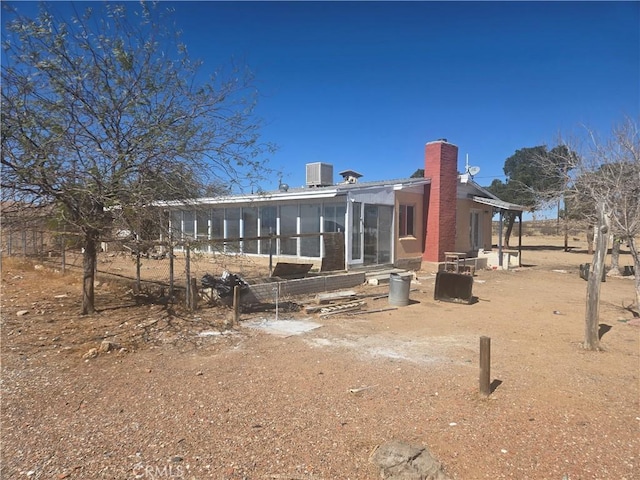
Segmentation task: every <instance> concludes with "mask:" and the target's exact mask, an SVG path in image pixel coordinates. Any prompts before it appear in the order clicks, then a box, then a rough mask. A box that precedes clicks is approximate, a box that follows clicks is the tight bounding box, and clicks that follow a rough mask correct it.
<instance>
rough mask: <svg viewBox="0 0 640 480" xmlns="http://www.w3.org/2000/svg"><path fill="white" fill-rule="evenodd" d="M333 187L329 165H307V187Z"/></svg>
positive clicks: (316, 163) (331, 166) (320, 163)
mask: <svg viewBox="0 0 640 480" xmlns="http://www.w3.org/2000/svg"><path fill="white" fill-rule="evenodd" d="M330 185H333V165H331V164H330V163H322V162H315V163H307V187H328V186H330Z"/></svg>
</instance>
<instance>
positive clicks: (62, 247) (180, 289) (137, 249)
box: [2, 230, 344, 308]
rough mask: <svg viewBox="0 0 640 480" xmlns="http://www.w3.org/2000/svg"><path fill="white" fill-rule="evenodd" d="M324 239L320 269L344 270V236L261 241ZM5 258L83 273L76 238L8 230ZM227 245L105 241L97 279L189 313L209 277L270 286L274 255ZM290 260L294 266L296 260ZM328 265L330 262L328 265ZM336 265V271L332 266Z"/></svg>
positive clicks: (238, 241) (235, 243)
mask: <svg viewBox="0 0 640 480" xmlns="http://www.w3.org/2000/svg"><path fill="white" fill-rule="evenodd" d="M318 235H320V236H321V237H322V238H323V240H324V245H325V250H326V253H327V255H326V259H325V260H327V259H330V260H332V262H325V260H323V262H322V265H320V266H318V269H322V268H323V266H327V268H330V269H334V268H340V264H342V265H344V260H343V259H344V254H343V252H344V234H342V233H339V232H338V233H324V234H322V235H321V234H298V235H293V236H291V237H279V236H275V235H272V236H269V237H257V238H259V239H262V240H277V239H280V238H283V239H284V238H287V239H288V238H293V237H309V236H318ZM2 237H3V238H2V240H3V241H2V254H3V255H6V256H22V257H30V258H33V259H35V260H37V261H39V262H41V263H45V264H47V265H48V266H49V267H51V268H54V269H56V270H59V271H61V272H62V273H67V272H74V271H75V272H82V271H83V268H84V252H83V250H82V248H80V247H79V246H78V236H77V235H71V234H68V233H64V232H51V231H45V230H22V231H4V232H3V236H2ZM257 238H245V239H226V240H224V241H223V240H219V239H218V240H201V241H195V240H185V241H179V242H169V241H166V242H163V241H151V242H150V241H140V242H138V241H115V240H114V241H108V242H101V243H100V245H99V250H98V253H97V257H96V264H95V272H96V275H97V277H98V278H100V277H107V278H115V279H120V280H122V281H125V282H127V283H128V284H129V285H131V288H132V289H133V291H134V293H136V294H141V293H147V294H149V293H152V294H153V296H154V297H162V298H163V299H167V300H168V301H170V302H174V303H175V302H182V301H184V302H185V303H186V305H187V306H188V307H190V308H195V307H196V304H197V299H196V293H197V291H198V286H197V283H198V280H199V279H202V278H203V277H204V276H205V275H206V274H208V275H211V276H213V277H220V276H222V275H223V274H224V272H225V271H227V272H230V273H233V274H234V275H237V276H239V277H241V278H242V279H243V280H245V281H247V282H248V283H256V282H262V281H268V280H266V279H268V277H270V276H271V273H272V268H273V264H272V263H273V258H271V256H268V255H267V256H264V255H262V256H257V255H256V256H254V255H247V254H243V253H241V252H238V251H237V246H238V245H240V244H241V242H242V241H255V240H256V239H257ZM289 260H291V261H295V257H290V258H289ZM328 263H331V264H330V265H329V264H328ZM334 265H337V266H338V267H334Z"/></svg>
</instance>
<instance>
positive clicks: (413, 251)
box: [393, 192, 425, 260]
mask: <svg viewBox="0 0 640 480" xmlns="http://www.w3.org/2000/svg"><path fill="white" fill-rule="evenodd" d="M400 205H413V208H414V229H413V230H414V234H415V235H414V236H412V237H403V238H400V236H399V232H400V218H399V217H400V213H399V212H400ZM394 211H395V219H394V220H395V221H394V225H395V228H394V230H395V231H394V232H393V237H394V245H395V252H394V258H395V259H396V260H399V259H407V258H416V257H420V256H421V255H422V246H423V244H424V232H425V226H424V195H423V194H421V193H408V192H396V198H395V209H394Z"/></svg>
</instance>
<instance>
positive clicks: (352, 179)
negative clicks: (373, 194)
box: [340, 170, 362, 183]
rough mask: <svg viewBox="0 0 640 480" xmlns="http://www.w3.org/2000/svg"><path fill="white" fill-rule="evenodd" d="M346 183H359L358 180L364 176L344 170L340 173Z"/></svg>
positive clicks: (353, 171)
mask: <svg viewBox="0 0 640 480" xmlns="http://www.w3.org/2000/svg"><path fill="white" fill-rule="evenodd" d="M340 175H341V176H342V180H343V181H344V183H358V179H359V178H360V177H361V176H362V174H361V173H358V172H356V171H355V170H343V171H341V172H340Z"/></svg>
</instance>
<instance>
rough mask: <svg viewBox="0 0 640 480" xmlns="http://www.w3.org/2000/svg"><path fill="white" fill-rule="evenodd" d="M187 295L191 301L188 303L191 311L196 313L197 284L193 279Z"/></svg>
mask: <svg viewBox="0 0 640 480" xmlns="http://www.w3.org/2000/svg"><path fill="white" fill-rule="evenodd" d="M189 293H190V295H191V299H190V301H189V304H190V305H191V310H193V311H196V310H197V309H198V282H197V280H196V278H195V277H193V278H192V279H191V288H190V289H189Z"/></svg>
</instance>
